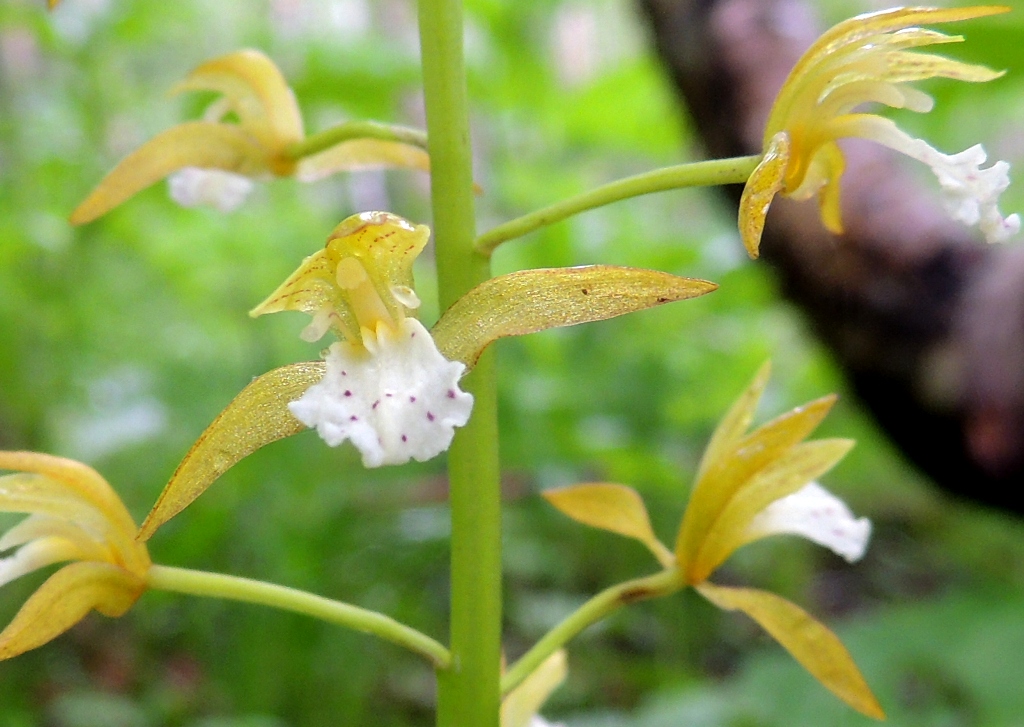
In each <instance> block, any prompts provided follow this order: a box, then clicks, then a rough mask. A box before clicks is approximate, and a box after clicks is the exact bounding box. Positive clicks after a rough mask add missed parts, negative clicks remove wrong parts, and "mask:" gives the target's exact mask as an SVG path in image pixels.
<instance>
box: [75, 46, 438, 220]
mask: <svg viewBox="0 0 1024 727" xmlns="http://www.w3.org/2000/svg"><path fill="white" fill-rule="evenodd" d="M181 91H214V92H217V93H219V94H221V96H220V98H219V99H217V100H216V101H214V103H213V104H212V105H211V106H210V107H209V108H208V109H207V111H206V113H205V115H204V118H203V120H202V121H189V122H185V123H183V124H179V125H178V126H175V127H173V128H171V129H168V130H167V131H164V132H162V133H160V134H158V135H157V136H156V137H154V138H153V139H151V140H150V141H149V142H147V143H146V144H144V145H142V146H141V147H140V148H139V149H137V150H135V151H134V152H132V153H131V154H129V155H128V156H127V157H126V158H125V159H123V160H122V161H121V162H120V163H119V164H118V165H117V166H116V167H114V169H113V170H112V171H111V172H110V173H109V174H108V175H107V176H106V177H104V179H103V180H102V181H101V182H100V183H99V185H98V186H97V187H96V189H94V190H93V191H92V192H91V193H90V194H89V196H88V197H86V199H85V200H84V201H83V202H82V203H81V204H80V205H79V206H78V208H77V209H75V211H74V212H72V213H71V222H72V224H76V225H81V224H84V223H86V222H91V221H92V220H94V219H96V218H97V217H100V216H101V215H104V214H106V213H107V212H109V211H110V210H111V209H113V208H114V207H116V206H117V205H119V204H121V203H122V202H125V201H126V200H128V199H129V198H130V197H132V196H133V195H134V194H136V193H137V192H140V191H142V190H143V189H145V188H146V187H149V186H150V185H152V184H154V183H156V182H157V181H159V180H160V179H163V178H164V177H168V176H169V177H170V178H169V184H170V193H171V197H172V198H173V199H174V200H175V201H176V202H178V203H179V204H181V205H183V206H185V207H192V206H195V205H198V204H210V205H214V206H216V207H218V208H219V209H221V210H222V211H225V212H228V211H231V210H233V209H236V208H237V207H238V206H239V205H241V204H242V202H243V201H244V200H245V198H246V196H247V195H248V194H249V192H250V190H251V189H252V179H254V178H262V177H268V176H278V177H287V176H295V177H297V178H298V179H300V180H302V181H315V180H317V179H320V178H322V177H325V176H328V175H330V174H333V173H335V172H338V171H343V170H344V171H357V170H362V169H371V168H380V167H408V168H412V169H420V170H423V171H429V168H430V160H429V157H428V156H427V153H426V151H424V150H423V149H422V148H420V147H419V146H415V145H413V144H407V143H404V142H400V141H393V140H388V139H376V138H367V137H366V136H363V137H359V136H358V134H357V135H356V138H346V139H343V140H341V141H339V142H338V143H336V144H334V145H332V146H329V147H328V148H327V149H324V150H322V151H320V152H318V153H315V154H311V155H309V156H307V157H305V158H303V159H301V160H298V161H297V160H296V159H295V158H294V157H293V156H292V154H291V152H290V150H291V149H293V148H294V146H295V145H297V144H299V143H301V142H303V140H304V139H305V133H304V131H303V124H302V115H301V113H300V112H299V107H298V104H297V103H296V101H295V95H294V94H293V93H292V90H291V88H289V87H288V84H287V82H286V81H285V80H284V77H283V76H282V75H281V72H280V71H279V70H278V68H277V66H275V65H274V62H273V61H271V60H270V59H269V58H268V57H267V56H266V55H264V54H263V53H261V52H260V51H257V50H240V51H236V52H234V53H229V54H228V55H225V56H221V57H219V58H214V59H213V60H210V61H207V62H206V63H203V64H202V65H201V66H199V67H198V68H196V69H195V70H194V71H192V73H190V74H189V76H188V77H187V78H186V79H185V80H184V81H182V82H181V83H179V84H178V85H177V86H175V87H174V88H173V89H172V93H178V92H181ZM229 115H233V116H234V117H235V118H236V119H237V123H236V122H235V121H231V120H226V117H228V116H229ZM362 126H367V125H365V124H364V125H362ZM366 133H369V132H366Z"/></svg>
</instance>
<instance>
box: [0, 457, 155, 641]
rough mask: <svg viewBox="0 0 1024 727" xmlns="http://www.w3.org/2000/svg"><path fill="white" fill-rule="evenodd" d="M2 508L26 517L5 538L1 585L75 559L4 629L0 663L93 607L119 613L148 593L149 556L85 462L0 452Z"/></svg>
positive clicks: (0, 560)
mask: <svg viewBox="0 0 1024 727" xmlns="http://www.w3.org/2000/svg"><path fill="white" fill-rule="evenodd" d="M3 469H6V470H14V471H16V472H17V474H9V475H5V476H2V477H0V512H8V513H25V514H28V517H27V518H25V519H24V520H22V521H21V522H19V523H18V524H17V525H15V526H14V527H12V528H11V529H9V530H8V531H7V532H6V533H4V534H3V536H2V537H0V552H3V551H6V550H11V549H13V548H17V550H15V551H14V553H13V554H12V555H8V556H7V557H5V558H0V586H3V585H5V584H7V583H10V582H11V581H13V580H14V579H16V578H20V577H21V576H23V575H25V574H27V573H31V572H32V571H35V570H38V569H40V568H45V567H46V566H49V565H52V564H54V563H62V562H66V561H72V562H71V563H70V565H66V566H64V567H63V568H61V569H60V570H58V571H57V572H56V573H54V574H53V575H52V576H50V578H49V579H47V580H46V581H45V582H44V583H43V585H41V586H40V587H39V588H38V589H37V590H36V592H35V593H33V594H32V595H31V596H30V597H29V599H28V601H26V602H25V604H24V605H23V606H22V607H21V610H20V611H18V613H17V614H16V615H15V616H14V619H13V620H12V621H11V623H10V624H9V625H8V626H7V628H5V629H4V630H3V632H0V660H2V659H9V658H11V657H13V656H17V655H18V654H21V653H23V652H25V651H29V650H30V649H34V648H36V647H38V646H42V645H43V644H45V643H47V642H48V641H50V640H51V639H53V638H55V637H57V636H59V635H60V634H62V633H64V632H65V631H67V630H68V629H70V628H71V627H72V626H74V625H75V624H76V623H78V622H79V621H81V620H82V618H84V617H85V615H86V614H87V613H89V611H91V610H93V609H95V610H97V611H99V612H100V613H102V614H104V615H106V616H121V615H123V614H124V613H125V612H126V611H127V610H128V609H129V608H131V606H132V604H134V603H135V601H136V600H138V598H139V596H141V595H142V593H143V591H145V590H146V574H147V572H148V571H149V567H150V560H149V554H148V553H147V552H146V547H145V545H143V544H141V543H139V542H137V541H136V540H135V534H136V527H135V523H134V522H133V521H132V517H131V515H130V514H129V513H128V510H127V509H126V508H125V506H124V504H123V503H122V502H121V500H120V499H119V498H118V496H117V494H116V493H115V492H114V490H113V489H112V488H111V487H110V485H109V484H107V481H106V480H104V479H103V478H102V477H101V476H100V475H99V474H98V473H97V472H96V471H95V470H93V469H92V468H90V467H87V466H86V465H84V464H80V463H78V462H74V461H72V460H68V459H62V458H60V457H53V456H50V455H45V454H37V453H34V452H0V470H3Z"/></svg>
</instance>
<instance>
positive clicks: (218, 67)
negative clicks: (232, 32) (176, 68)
mask: <svg viewBox="0 0 1024 727" xmlns="http://www.w3.org/2000/svg"><path fill="white" fill-rule="evenodd" d="M181 91H216V92H218V93H221V94H223V95H224V98H225V99H226V101H227V106H228V108H229V109H230V110H231V111H234V112H235V113H236V114H237V115H238V118H239V121H240V122H241V125H242V127H243V128H245V129H246V130H247V131H249V132H250V133H251V134H253V135H254V136H256V137H257V138H258V139H259V141H260V143H261V144H263V145H264V146H265V147H266V148H267V149H270V150H274V151H277V152H280V151H282V150H283V149H284V148H285V147H287V146H288V145H289V144H293V143H295V142H297V141H300V140H301V139H302V137H303V136H304V134H303V130H302V114H301V113H300V112H299V106H298V104H297V103H296V101H295V94H294V93H292V90H291V88H289V86H288V82H287V81H285V79H284V76H282V75H281V71H280V70H278V68H277V66H276V65H274V62H273V61H272V60H270V58H268V57H267V56H266V55H265V54H263V53H262V52H261V51H258V50H252V49H248V48H247V49H243V50H240V51H235V52H234V53H229V54H227V55H224V56H220V57H219V58H214V59H212V60H209V61H206V62H205V63H203V64H202V65H200V66H199V67H198V68H196V69H195V70H193V71H192V72H191V73H190V74H189V75H188V76H187V77H186V78H185V80H184V81H182V82H181V83H179V84H177V85H176V86H175V87H174V88H173V89H171V92H172V93H178V92H181Z"/></svg>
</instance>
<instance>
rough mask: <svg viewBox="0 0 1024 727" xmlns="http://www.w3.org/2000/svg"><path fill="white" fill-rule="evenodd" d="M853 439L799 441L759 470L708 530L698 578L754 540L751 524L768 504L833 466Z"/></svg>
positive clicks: (703, 576) (707, 573) (700, 578)
mask: <svg viewBox="0 0 1024 727" xmlns="http://www.w3.org/2000/svg"><path fill="white" fill-rule="evenodd" d="M853 444H854V443H853V441H852V440H849V439H820V440H816V441H814V442H801V443H800V444H797V445H796V446H794V447H793V448H792V449H790V450H789V451H788V452H786V453H785V454H784V455H782V456H781V457H780V458H779V459H778V460H776V461H775V462H773V463H772V464H771V465H769V466H768V467H766V468H765V469H763V470H761V471H760V472H758V473H757V474H756V475H755V476H754V477H753V478H751V479H750V480H749V481H748V482H747V484H746V485H744V486H743V487H742V488H741V489H740V490H738V491H737V492H736V494H735V495H734V496H733V498H732V500H730V502H729V504H728V505H726V507H725V509H724V510H722V513H721V515H719V516H718V519H717V520H716V521H715V523H714V525H712V527H711V529H710V530H708V533H707V535H706V536H705V538H704V542H703V544H702V545H701V549H700V552H699V553H698V555H697V558H696V561H697V563H699V566H697V570H698V572H696V573H694V578H695V579H697V580H703V578H706V577H707V576H709V575H710V574H711V573H712V572H713V571H714V570H715V568H717V567H718V566H719V565H721V563H722V562H723V561H725V559H726V558H728V557H729V556H730V555H732V553H733V551H735V550H736V549H737V548H739V547H740V546H741V545H744V544H746V543H748V542H750V538H749V537H748V533H747V526H748V525H749V524H750V521H751V520H753V519H754V517H756V516H757V514H758V513H760V512H761V511H762V510H764V509H765V508H766V507H768V505H770V504H771V503H773V502H775V501H776V500H779V499H781V498H783V497H785V496H786V495H791V494H792V493H794V492H796V491H797V490H799V489H800V488H802V487H803V486H804V485H806V484H807V483H808V482H810V481H811V480H814V479H817V478H818V477H820V476H821V475H823V474H824V473H825V472H827V471H829V470H830V469H832V467H834V466H835V464H836V462H838V461H839V460H841V459H842V458H843V457H844V456H846V453H847V452H849V451H850V449H851V448H852V447H853Z"/></svg>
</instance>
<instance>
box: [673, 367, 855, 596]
mask: <svg viewBox="0 0 1024 727" xmlns="http://www.w3.org/2000/svg"><path fill="white" fill-rule="evenodd" d="M757 385H758V381H757V380H755V384H754V385H752V387H751V388H753V387H754V386H757ZM745 398H746V397H744V399H745ZM835 401H836V397H835V396H826V397H823V398H821V399H817V400H815V401H812V402H809V403H808V404H805V405H803V406H801V407H797V408H796V409H793V410H792V411H790V412H787V413H785V414H783V415H782V416H779V417H777V418H776V419H773V420H772V421H770V422H768V423H767V424H764V425H762V426H760V427H759V428H757V429H755V430H754V431H753V432H751V433H750V434H748V435H746V436H745V437H742V438H741V439H739V440H737V441H735V443H734V445H733V446H732V447H730V448H728V449H725V448H723V449H722V451H721V453H720V456H719V457H718V458H717V459H716V460H714V461H709V462H707V463H706V464H704V465H703V474H702V475H701V477H700V478H699V479H698V480H697V483H696V485H695V486H694V488H693V494H692V495H691V496H690V503H689V505H688V506H687V508H686V514H685V515H684V516H683V523H682V526H681V527H680V528H679V535H678V537H677V538H676V546H675V553H676V560H677V561H678V562H679V565H680V568H682V569H683V571H684V572H685V573H686V577H687V581H688V582H690V583H699V582H700V581H702V580H703V579H704V578H706V577H707V575H708V573H709V572H710V571H708V570H707V569H706V567H705V564H704V563H702V562H700V560H699V554H700V551H701V548H702V547H703V543H704V540H705V539H706V538H707V535H708V532H709V531H710V530H711V528H712V527H714V525H715V522H716V521H717V520H718V518H719V517H720V516H721V514H722V511H723V510H724V509H725V507H726V506H727V505H728V504H729V502H730V501H731V500H732V498H733V497H734V496H735V495H736V493H737V492H738V491H739V490H740V489H741V488H743V487H744V486H746V485H747V483H748V482H749V480H750V479H751V477H753V476H754V475H756V474H757V473H758V472H759V471H760V470H762V469H763V468H765V467H766V466H768V465H769V464H770V463H771V462H772V461H773V460H777V459H779V458H780V457H782V456H783V455H784V454H786V452H787V451H788V450H789V449H790V448H791V447H793V446H794V445H795V444H796V443H797V442H799V441H801V440H802V439H804V438H805V437H807V436H808V435H809V434H810V433H811V432H812V431H814V429H815V427H817V426H818V424H819V423H821V420H822V419H824V418H825V415H826V414H828V412H829V410H830V409H831V408H832V405H833V404H834V403H835Z"/></svg>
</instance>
